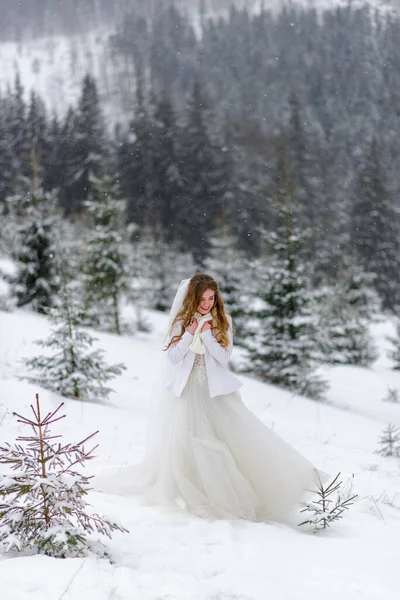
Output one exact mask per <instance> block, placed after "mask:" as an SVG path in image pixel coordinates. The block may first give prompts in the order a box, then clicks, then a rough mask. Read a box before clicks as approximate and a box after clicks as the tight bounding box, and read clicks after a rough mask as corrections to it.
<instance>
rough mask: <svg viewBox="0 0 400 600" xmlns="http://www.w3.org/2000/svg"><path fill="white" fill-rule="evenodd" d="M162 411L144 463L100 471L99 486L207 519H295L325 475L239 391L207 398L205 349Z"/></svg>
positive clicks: (100, 489)
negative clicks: (179, 391) (298, 508)
mask: <svg viewBox="0 0 400 600" xmlns="http://www.w3.org/2000/svg"><path fill="white" fill-rule="evenodd" d="M162 410H163V414H162V415H158V418H157V419H156V421H155V422H154V423H153V425H154V427H152V434H153V435H152V440H151V443H150V448H151V450H150V451H148V453H147V455H146V458H145V460H144V462H143V463H142V464H141V465H125V466H122V467H120V468H114V469H110V470H108V471H104V472H102V473H100V474H99V475H98V476H96V477H95V478H94V488H95V489H96V490H98V491H105V492H109V493H113V494H124V495H130V494H134V495H137V496H140V497H141V498H142V500H143V501H144V502H145V503H155V504H159V505H163V506H165V505H176V506H179V504H180V505H182V504H183V505H184V507H185V509H186V510H188V511H190V512H191V513H193V514H195V515H198V516H200V517H203V518H206V519H248V520H251V521H269V520H272V521H283V522H290V520H291V514H292V511H293V509H294V508H295V505H296V504H298V503H299V501H300V500H301V499H302V498H303V497H305V495H307V490H313V489H315V488H316V487H317V485H318V477H320V478H321V479H322V481H324V480H325V479H326V478H327V476H326V474H325V473H322V472H319V471H317V470H316V469H315V467H314V466H313V465H312V464H311V463H310V462H309V461H308V460H307V459H306V458H305V457H303V456H302V455H301V454H300V453H299V452H297V451H296V450H295V449H294V448H293V447H292V446H290V445H289V444H288V443H287V442H285V441H284V440H283V439H282V438H280V437H279V436H278V435H277V434H276V433H274V432H273V431H271V430H270V429H269V428H268V427H267V426H266V425H264V424H263V423H262V422H261V421H260V420H259V419H258V418H257V417H256V416H255V415H254V414H253V413H252V412H251V411H249V410H248V409H247V408H246V406H245V405H244V403H243V402H242V399H241V396H240V393H239V391H236V392H234V393H231V394H227V395H222V396H217V397H215V398H210V396H209V392H208V385H207V373H206V367H205V364H204V355H202V354H196V358H195V362H194V366H193V369H192V371H191V373H190V376H189V379H188V381H187V384H186V387H185V389H184V391H183V393H182V396H181V397H180V398H176V397H174V396H172V394H170V395H168V396H166V397H165V402H164V403H163V409H162ZM292 516H293V514H292Z"/></svg>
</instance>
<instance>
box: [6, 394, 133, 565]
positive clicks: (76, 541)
mask: <svg viewBox="0 0 400 600" xmlns="http://www.w3.org/2000/svg"><path fill="white" fill-rule="evenodd" d="M62 406H63V404H60V405H59V407H58V408H56V410H54V411H53V412H50V413H47V415H46V416H45V417H43V416H42V414H41V410H40V403H39V396H38V394H36V406H35V407H33V406H32V405H31V408H32V412H33V415H34V417H33V418H31V419H30V418H28V417H24V416H21V415H19V414H18V413H14V415H15V416H17V417H18V420H19V421H20V422H21V423H22V424H23V425H27V426H28V427H29V429H30V431H31V433H30V435H27V436H21V437H19V438H17V440H16V443H14V444H10V443H8V442H5V443H4V444H3V445H2V446H1V447H0V464H2V465H5V466H7V467H8V469H9V470H8V472H4V471H3V472H2V474H1V475H0V548H1V549H2V550H4V551H5V552H9V551H22V550H31V551H32V550H33V551H34V552H36V553H38V554H46V555H47V556H53V557H56V558H68V557H76V556H85V555H87V553H88V551H93V552H95V553H96V554H99V555H100V556H105V555H107V550H106V548H105V546H104V545H103V544H102V543H101V542H100V541H98V540H97V541H92V540H90V539H89V538H88V534H93V533H96V532H97V533H99V534H101V535H107V536H108V537H109V538H111V535H112V532H113V531H121V532H126V531H127V530H126V529H125V528H124V527H121V526H120V525H118V524H117V523H115V522H111V521H109V520H108V519H106V518H103V517H101V516H100V515H98V514H95V513H92V512H91V511H90V512H89V504H88V502H87V501H86V499H85V496H86V495H87V493H88V491H89V490H90V487H89V486H90V479H91V477H90V476H88V475H85V474H83V473H81V472H80V471H79V470H78V465H79V466H81V467H82V466H85V463H86V462H87V461H89V460H91V459H92V458H93V457H94V456H93V452H94V450H95V449H96V448H97V446H94V447H93V448H91V449H90V450H87V449H85V445H86V444H87V442H88V441H89V440H91V439H92V438H93V436H94V435H96V433H98V432H97V431H96V432H95V433H92V434H91V435H89V436H88V437H86V438H85V439H84V440H82V441H80V442H78V443H70V444H61V443H60V442H59V441H57V442H56V443H54V439H55V438H60V437H61V436H60V435H56V436H54V435H50V425H52V424H53V423H55V422H56V421H59V420H60V419H62V418H63V417H65V415H61V416H60V415H59V414H58V413H59V410H60V408H61V407H62ZM32 429H33V432H32ZM3 468H4V467H3Z"/></svg>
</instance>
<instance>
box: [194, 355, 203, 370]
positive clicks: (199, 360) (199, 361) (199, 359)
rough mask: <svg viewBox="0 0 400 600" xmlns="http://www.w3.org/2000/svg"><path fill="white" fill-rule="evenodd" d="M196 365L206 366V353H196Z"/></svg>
mask: <svg viewBox="0 0 400 600" xmlns="http://www.w3.org/2000/svg"><path fill="white" fill-rule="evenodd" d="M193 366H194V367H205V366H206V363H205V361H204V354H196V355H195V357H194V363H193Z"/></svg>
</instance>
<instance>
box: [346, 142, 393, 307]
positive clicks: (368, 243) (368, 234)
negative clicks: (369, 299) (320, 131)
mask: <svg viewBox="0 0 400 600" xmlns="http://www.w3.org/2000/svg"><path fill="white" fill-rule="evenodd" d="M399 218H400V215H399V213H398V211H397V210H396V209H395V206H394V203H393V199H392V197H391V194H390V192H389V190H388V186H387V182H386V176H385V174H384V171H383V167H382V160H381V158H380V153H379V149H378V143H377V140H376V139H374V140H373V141H372V143H371V146H370V148H369V151H368V153H367V156H366V158H365V164H364V165H363V167H362V168H361V170H360V172H359V175H358V179H357V183H356V189H355V199H354V203H353V206H352V213H351V226H352V235H351V240H352V243H353V244H354V247H355V249H356V251H357V252H358V256H359V259H360V262H361V264H362V266H363V268H364V270H365V271H367V272H371V273H374V274H375V280H374V284H375V286H376V289H377V291H378V293H379V295H380V296H381V298H382V302H383V308H384V309H388V308H389V309H391V310H395V309H396V307H397V306H398V305H399V304H400V276H399V272H400V258H399V257H400V240H399V231H400V228H399V222H400V221H399Z"/></svg>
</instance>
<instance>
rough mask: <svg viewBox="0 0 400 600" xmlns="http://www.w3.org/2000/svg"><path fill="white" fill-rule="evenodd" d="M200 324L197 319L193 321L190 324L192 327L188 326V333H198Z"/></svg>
mask: <svg viewBox="0 0 400 600" xmlns="http://www.w3.org/2000/svg"><path fill="white" fill-rule="evenodd" d="M198 324H199V323H198V321H197V319H196V318H194V319H193V321H192V322H191V323H190V325H188V326H187V327H186V331H188V332H189V333H191V334H192V335H194V332H195V331H196V329H197V326H198Z"/></svg>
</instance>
